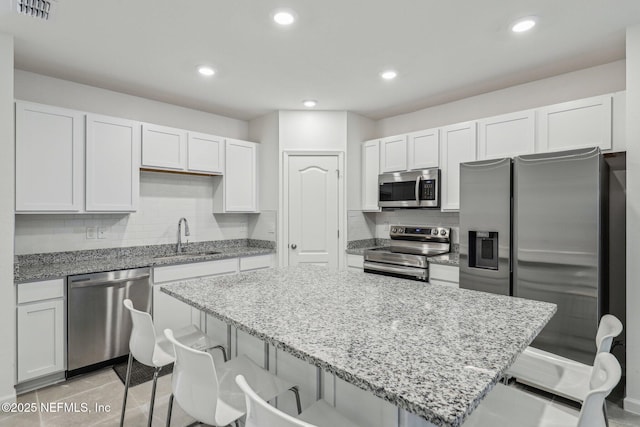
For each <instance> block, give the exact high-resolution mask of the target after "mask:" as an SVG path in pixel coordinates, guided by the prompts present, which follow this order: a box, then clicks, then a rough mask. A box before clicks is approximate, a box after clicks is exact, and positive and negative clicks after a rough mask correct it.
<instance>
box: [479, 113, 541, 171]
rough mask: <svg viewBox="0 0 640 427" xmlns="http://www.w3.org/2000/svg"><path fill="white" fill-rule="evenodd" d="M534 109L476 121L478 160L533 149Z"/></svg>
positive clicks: (532, 150) (512, 154) (534, 135)
mask: <svg viewBox="0 0 640 427" xmlns="http://www.w3.org/2000/svg"><path fill="white" fill-rule="evenodd" d="M535 141H536V129H535V111H533V110H528V111H520V112H517V113H512V114H505V115H501V116H497V117H490V118H487V119H483V120H480V121H478V160H484V159H500V158H503V157H514V156H520V155H522V154H532V153H533V152H534V151H535Z"/></svg>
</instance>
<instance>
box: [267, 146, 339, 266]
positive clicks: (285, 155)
mask: <svg viewBox="0 0 640 427" xmlns="http://www.w3.org/2000/svg"><path fill="white" fill-rule="evenodd" d="M318 156H331V157H336V158H337V159H338V170H339V171H340V175H339V176H338V230H340V235H339V236H338V270H342V269H344V266H345V256H344V253H345V250H346V246H345V242H346V234H347V231H346V230H345V224H346V223H347V218H346V216H347V211H346V210H345V207H346V200H345V195H346V191H345V190H346V189H345V184H346V179H345V171H344V169H345V168H344V151H335V150H286V151H283V152H282V167H281V168H280V170H281V171H282V174H281V175H280V176H281V182H280V212H282V214H281V215H280V219H279V221H278V229H279V231H278V265H279V266H280V267H288V266H289V227H288V224H289V158H290V157H318Z"/></svg>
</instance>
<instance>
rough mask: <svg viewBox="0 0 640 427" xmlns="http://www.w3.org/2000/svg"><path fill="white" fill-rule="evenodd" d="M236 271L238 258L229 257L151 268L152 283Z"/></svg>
mask: <svg viewBox="0 0 640 427" xmlns="http://www.w3.org/2000/svg"><path fill="white" fill-rule="evenodd" d="M237 272H238V258H229V259H223V260H219V261H205V262H194V263H190V264H180V265H171V266H167V267H155V268H154V269H153V283H164V282H171V281H174V280H183V279H191V278H194V277H203V276H214V275H217V274H231V273H237Z"/></svg>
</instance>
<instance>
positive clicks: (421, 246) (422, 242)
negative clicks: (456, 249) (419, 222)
mask: <svg viewBox="0 0 640 427" xmlns="http://www.w3.org/2000/svg"><path fill="white" fill-rule="evenodd" d="M389 237H390V238H391V245H390V246H389V247H388V248H377V249H368V250H366V251H365V253H364V271H365V272H367V273H376V274H386V275H389V276H396V277H403V278H406V279H413V280H422V281H425V282H426V281H428V280H429V263H428V261H427V259H428V258H429V257H432V256H436V255H442V254H446V253H447V252H449V251H450V250H451V229H450V228H443V227H430V226H424V227H419V226H418V227H417V226H408V225H393V226H391V228H390V231H389Z"/></svg>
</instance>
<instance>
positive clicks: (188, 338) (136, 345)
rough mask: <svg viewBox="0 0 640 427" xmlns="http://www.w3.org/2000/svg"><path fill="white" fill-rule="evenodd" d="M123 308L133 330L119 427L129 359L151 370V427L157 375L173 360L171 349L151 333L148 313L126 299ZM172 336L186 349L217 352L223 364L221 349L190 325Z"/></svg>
mask: <svg viewBox="0 0 640 427" xmlns="http://www.w3.org/2000/svg"><path fill="white" fill-rule="evenodd" d="M123 304H124V306H125V307H126V309H127V310H128V311H129V313H130V314H131V321H132V323H133V326H132V328H131V338H130V339H129V362H128V365H127V376H126V380H125V385H124V398H123V400H122V414H121V415H120V427H122V426H123V425H124V414H125V410H126V407H127V395H128V393H129V381H130V380H131V365H132V363H133V359H135V360H137V361H138V362H140V363H142V364H143V365H146V366H151V367H152V368H154V372H153V386H152V387H151V402H150V403H149V420H148V426H151V422H152V419H153V406H154V403H155V398H156V385H157V383H158V374H159V373H160V370H161V369H162V367H163V366H167V365H169V364H171V363H173V361H174V360H175V356H174V352H173V345H171V343H170V342H169V341H167V339H166V338H165V337H164V336H163V335H159V336H156V333H155V329H154V327H153V320H152V319H151V315H150V314H149V313H147V312H144V311H140V310H136V309H135V308H133V303H132V302H131V300H130V299H126V300H124V302H123ZM176 336H177V339H178V340H179V341H180V342H183V343H184V344H185V345H187V346H190V347H195V348H201V349H213V348H217V349H220V350H221V351H222V356H223V358H224V360H227V353H226V351H225V349H224V347H223V346H221V345H219V344H218V343H216V342H215V341H213V340H212V339H211V338H210V337H208V336H207V335H205V334H204V333H203V332H202V331H201V330H200V329H198V328H197V327H195V326H194V325H189V326H186V327H184V328H182V329H180V330H178V331H176Z"/></svg>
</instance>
